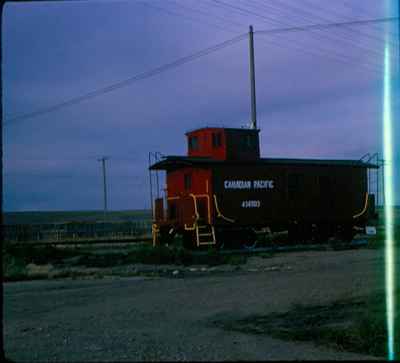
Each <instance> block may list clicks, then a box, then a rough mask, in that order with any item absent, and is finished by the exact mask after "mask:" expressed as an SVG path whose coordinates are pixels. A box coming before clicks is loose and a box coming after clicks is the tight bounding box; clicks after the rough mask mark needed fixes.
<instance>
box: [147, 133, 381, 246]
mask: <svg viewBox="0 0 400 363" xmlns="http://www.w3.org/2000/svg"><path fill="white" fill-rule="evenodd" d="M186 136H187V142H188V154H187V156H167V157H164V158H163V159H162V160H161V161H159V162H157V163H155V164H153V165H152V166H150V170H165V171H166V198H165V199H162V198H158V199H156V200H155V203H154V210H153V243H154V245H156V244H158V243H160V242H162V241H165V242H167V241H169V240H171V239H172V237H173V236H174V235H175V234H177V233H178V234H181V235H183V237H184V242H185V245H186V246H187V247H200V246H202V245H216V244H217V243H222V242H223V241H224V242H226V240H229V241H234V240H237V241H239V242H241V243H242V242H243V243H247V244H248V243H250V244H252V243H253V242H254V238H255V234H254V229H259V228H267V229H269V230H272V231H274V230H276V231H278V230H289V233H291V232H292V234H293V233H294V232H295V233H296V237H297V238H303V239H307V238H312V237H314V238H318V239H320V240H324V239H327V238H329V237H330V236H332V235H334V234H335V233H337V232H338V231H339V232H340V233H341V234H342V237H345V238H348V239H351V238H352V236H353V234H354V233H353V231H354V226H358V227H363V226H365V224H366V222H367V219H368V216H369V214H370V211H371V208H372V207H373V203H371V201H372V202H373V196H372V195H370V194H369V192H368V175H367V170H368V168H376V166H375V165H373V164H369V163H365V162H363V161H361V160H320V159H275V158H261V157H260V145H259V130H257V129H235V128H211V127H206V128H201V129H198V130H195V131H192V132H188V133H187V134H186Z"/></svg>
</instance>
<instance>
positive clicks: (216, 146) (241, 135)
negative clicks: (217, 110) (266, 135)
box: [186, 127, 260, 160]
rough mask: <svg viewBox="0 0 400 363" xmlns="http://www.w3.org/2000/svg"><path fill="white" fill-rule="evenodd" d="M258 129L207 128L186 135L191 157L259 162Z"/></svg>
mask: <svg viewBox="0 0 400 363" xmlns="http://www.w3.org/2000/svg"><path fill="white" fill-rule="evenodd" d="M259 131H260V130H257V129H235V128H214V127H206V128H201V129H197V130H194V131H191V132H188V133H186V136H187V139H188V153H187V155H188V156H189V157H209V158H212V159H216V160H257V159H259V158H260V144H259V136H258V133H259Z"/></svg>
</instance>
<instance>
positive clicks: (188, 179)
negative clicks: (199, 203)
mask: <svg viewBox="0 0 400 363" xmlns="http://www.w3.org/2000/svg"><path fill="white" fill-rule="evenodd" d="M184 184H185V189H186V190H188V189H190V188H191V187H192V175H191V174H185V175H184Z"/></svg>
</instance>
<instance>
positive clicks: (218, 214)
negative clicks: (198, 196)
mask: <svg viewBox="0 0 400 363" xmlns="http://www.w3.org/2000/svg"><path fill="white" fill-rule="evenodd" d="M214 203H215V210H216V212H217V217H219V218H222V219H225V220H226V221H228V222H231V223H235V220H234V219H231V218H228V217H225V216H224V215H223V214H222V213H221V211H220V210H219V207H218V202H217V196H216V195H215V194H214Z"/></svg>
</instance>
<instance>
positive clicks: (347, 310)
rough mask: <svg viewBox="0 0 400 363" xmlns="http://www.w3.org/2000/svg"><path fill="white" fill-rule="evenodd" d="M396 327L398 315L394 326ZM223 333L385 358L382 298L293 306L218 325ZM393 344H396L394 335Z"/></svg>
mask: <svg viewBox="0 0 400 363" xmlns="http://www.w3.org/2000/svg"><path fill="white" fill-rule="evenodd" d="M398 323H400V318H399V315H398V316H397V317H396V324H398ZM219 324H220V325H221V326H222V327H223V328H224V329H226V330H235V331H240V332H244V333H247V334H266V335H270V336H272V337H275V338H279V339H284V340H293V341H313V342H314V343H316V344H318V345H324V346H328V347H331V348H333V349H336V350H340V351H349V352H355V353H361V354H366V355H372V356H376V357H386V356H387V333H386V317H385V296H384V294H383V293H382V294H380V295H375V296H371V297H369V298H365V299H356V300H347V301H344V300H343V301H337V302H334V303H332V304H329V305H325V306H322V305H317V306H304V305H294V306H293V308H292V309H291V310H290V311H288V312H286V313H273V314H268V315H264V316H259V315H258V316H250V317H248V318H245V319H241V320H237V321H227V322H220V323H219ZM396 334H397V335H396V338H395V341H396V342H399V341H400V332H399V331H397V333H396Z"/></svg>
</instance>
